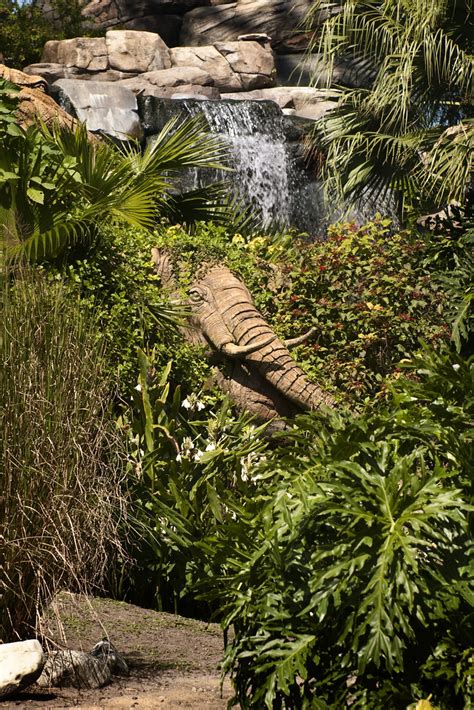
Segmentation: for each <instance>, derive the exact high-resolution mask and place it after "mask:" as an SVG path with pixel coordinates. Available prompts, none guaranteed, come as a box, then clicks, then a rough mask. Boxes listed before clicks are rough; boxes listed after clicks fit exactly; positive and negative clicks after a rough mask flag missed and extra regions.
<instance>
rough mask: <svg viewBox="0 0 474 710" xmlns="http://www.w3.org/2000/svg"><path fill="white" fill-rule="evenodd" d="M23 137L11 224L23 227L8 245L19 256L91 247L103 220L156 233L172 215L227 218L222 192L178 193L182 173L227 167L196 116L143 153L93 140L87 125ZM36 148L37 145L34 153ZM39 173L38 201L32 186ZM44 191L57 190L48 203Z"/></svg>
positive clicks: (40, 129) (173, 125) (38, 129)
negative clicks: (185, 195)
mask: <svg viewBox="0 0 474 710" xmlns="http://www.w3.org/2000/svg"><path fill="white" fill-rule="evenodd" d="M24 138H25V140H23V142H22V143H21V144H20V148H21V150H20V153H19V154H18V153H17V155H16V156H15V159H16V161H17V163H18V166H19V167H18V173H19V175H21V176H22V178H21V180H20V181H17V182H18V185H16V186H15V189H14V196H13V198H12V199H11V201H10V206H9V210H8V211H9V222H10V223H11V222H12V220H13V221H14V222H15V223H16V224H20V223H22V228H21V229H20V230H17V231H16V234H17V237H18V241H17V243H16V244H14V245H13V246H11V245H10V247H9V253H10V255H11V256H13V257H15V258H18V257H26V258H28V259H30V260H40V259H45V258H54V257H56V256H58V255H59V254H60V253H61V252H63V251H64V249H66V248H67V247H71V246H73V245H76V244H78V243H83V244H86V243H87V241H88V240H90V239H92V237H93V235H94V232H95V227H96V226H97V224H98V223H100V222H101V221H103V220H105V219H107V220H108V221H113V222H117V223H120V222H122V223H126V224H129V225H132V226H135V227H140V228H144V229H148V230H151V229H153V228H154V227H155V226H156V223H157V221H158V220H159V219H160V217H161V216H166V215H169V214H170V213H173V214H174V216H175V217H179V218H180V220H181V221H184V222H186V223H188V224H191V223H192V222H193V221H196V220H198V219H202V218H203V217H205V218H209V217H210V216H212V215H214V214H215V215H219V216H220V217H221V219H223V218H224V216H225V217H226V218H229V216H230V215H229V212H228V211H227V213H226V211H225V209H221V210H220V211H219V210H218V206H219V200H220V205H221V206H222V207H224V205H225V202H226V195H225V192H224V190H223V189H222V188H221V187H220V188H214V187H213V186H211V187H210V188H203V189H202V190H201V191H200V194H199V197H198V196H197V195H195V196H194V197H193V196H189V197H188V198H183V199H181V200H178V199H177V197H176V194H173V193H176V190H175V189H174V185H175V179H176V177H175V176H176V173H177V172H178V171H179V170H181V169H183V168H186V167H190V166H197V165H199V166H201V167H210V168H221V169H222V168H223V165H222V161H223V160H224V159H225V157H226V150H225V147H224V145H223V144H222V143H221V142H220V141H219V140H218V139H217V138H216V137H215V136H212V135H209V134H208V133H207V131H206V124H205V122H204V121H203V120H202V119H201V118H199V117H196V118H193V119H190V120H189V121H186V122H184V123H182V124H181V125H178V124H177V121H176V120H172V121H170V122H169V123H168V124H167V125H166V126H165V127H164V129H163V130H162V131H161V133H160V134H159V136H158V137H157V138H156V140H155V141H154V142H153V143H150V144H149V145H148V146H147V148H146V149H145V150H144V151H142V150H141V148H140V146H139V145H138V144H134V143H131V144H130V145H128V146H126V147H124V148H121V149H119V148H117V147H116V146H115V145H113V144H112V143H110V142H107V141H105V140H104V141H98V140H93V141H91V140H90V136H89V134H88V132H87V130H86V128H85V127H84V126H79V127H78V128H76V129H75V130H74V131H69V130H65V129H64V128H60V127H58V126H55V127H53V128H52V129H49V128H47V127H46V126H45V125H44V124H42V125H38V126H35V127H32V128H30V129H28V132H27V133H25V134H24ZM34 146H39V148H38V149H37V150H36V152H35V151H33V149H32V148H33V147H34ZM42 166H43V172H41V169H42ZM44 166H46V169H45V168H44ZM37 174H38V175H39V177H38V188H39V189H38V195H37V196H36V201H35V199H34V198H35V194H33V193H32V188H31V181H32V180H34V179H36V178H35V176H36V175H37ZM45 178H47V182H45ZM45 185H46V187H49V188H52V189H53V191H54V194H53V195H52V199H51V200H48V201H47V202H46V200H45V199H44V188H45ZM179 204H181V205H183V209H182V210H181V211H180V209H179ZM184 205H185V209H184Z"/></svg>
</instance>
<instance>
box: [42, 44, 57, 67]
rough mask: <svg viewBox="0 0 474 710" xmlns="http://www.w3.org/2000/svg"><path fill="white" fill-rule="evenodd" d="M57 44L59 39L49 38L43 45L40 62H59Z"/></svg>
mask: <svg viewBox="0 0 474 710" xmlns="http://www.w3.org/2000/svg"><path fill="white" fill-rule="evenodd" d="M58 45H59V40H57V39H50V40H49V42H46V44H45V45H44V47H43V54H42V55H41V62H42V63H43V64H59V62H58Z"/></svg>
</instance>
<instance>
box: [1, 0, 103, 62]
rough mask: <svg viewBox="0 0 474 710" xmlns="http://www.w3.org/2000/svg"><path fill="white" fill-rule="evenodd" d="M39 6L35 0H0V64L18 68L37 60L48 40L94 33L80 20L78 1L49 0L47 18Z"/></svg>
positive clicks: (80, 4) (79, 4)
mask: <svg viewBox="0 0 474 710" xmlns="http://www.w3.org/2000/svg"><path fill="white" fill-rule="evenodd" d="M41 5H42V3H39V2H38V1H37V0H24V1H22V0H19V1H17V0H0V62H1V63H5V64H7V65H8V66H9V67H14V68H16V69H22V68H23V67H24V66H25V64H31V63H33V62H39V61H40V58H41V52H42V50H43V47H44V44H45V42H47V41H48V40H51V39H67V38H69V37H78V36H82V37H83V36H84V35H90V34H95V32H94V31H92V32H91V28H90V27H86V25H85V23H84V19H83V17H82V15H81V9H82V3H81V2H80V0H73V1H72V2H69V1H68V2H65V0H50V2H49V3H48V5H49V10H50V16H49V17H47V16H46V13H45V12H44V8H42V7H41ZM51 15H52V16H53V17H54V21H53V22H51Z"/></svg>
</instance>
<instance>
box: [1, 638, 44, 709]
mask: <svg viewBox="0 0 474 710" xmlns="http://www.w3.org/2000/svg"><path fill="white" fill-rule="evenodd" d="M44 662H45V658H44V654H43V649H42V648H41V644H40V643H39V641H36V640H31V641H19V642H17V643H4V644H0V699H1V698H5V697H7V696H8V695H12V694H13V693H17V692H18V691H20V690H23V689H24V688H27V687H28V686H29V685H31V684H32V683H34V682H35V681H36V679H37V678H39V676H40V675H41V672H42V670H43V666H44Z"/></svg>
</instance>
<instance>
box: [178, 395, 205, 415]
mask: <svg viewBox="0 0 474 710" xmlns="http://www.w3.org/2000/svg"><path fill="white" fill-rule="evenodd" d="M181 406H182V407H184V409H188V410H190V411H191V412H194V410H195V409H197V411H198V412H200V411H201V410H202V409H204V408H205V404H204V402H201V400H200V399H198V396H197V394H194V393H191V394H190V395H189V396H188V397H186V399H183V401H182V402H181Z"/></svg>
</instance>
